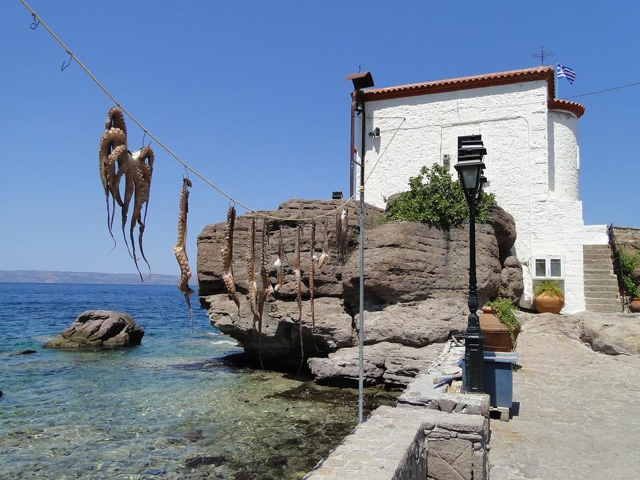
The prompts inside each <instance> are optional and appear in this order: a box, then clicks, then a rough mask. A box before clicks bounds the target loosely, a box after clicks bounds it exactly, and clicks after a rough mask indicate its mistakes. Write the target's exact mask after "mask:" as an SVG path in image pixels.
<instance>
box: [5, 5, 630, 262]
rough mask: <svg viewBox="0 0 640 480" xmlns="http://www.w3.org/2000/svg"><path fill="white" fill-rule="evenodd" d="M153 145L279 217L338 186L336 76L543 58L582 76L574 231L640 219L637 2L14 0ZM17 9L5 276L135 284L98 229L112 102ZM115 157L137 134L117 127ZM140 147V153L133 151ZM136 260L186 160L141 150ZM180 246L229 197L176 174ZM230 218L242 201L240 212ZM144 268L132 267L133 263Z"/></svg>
mask: <svg viewBox="0 0 640 480" xmlns="http://www.w3.org/2000/svg"><path fill="white" fill-rule="evenodd" d="M28 3H29V5H30V6H31V7H32V8H33V9H34V10H35V11H36V12H37V13H38V15H39V16H40V17H41V18H42V19H43V20H44V22H46V24H47V25H48V26H49V27H50V28H51V29H52V30H53V31H54V32H56V34H57V35H58V36H59V37H60V39H61V40H62V41H63V42H64V43H65V44H66V45H67V46H68V47H69V49H70V50H71V51H72V52H73V53H74V54H75V55H77V57H78V58H79V59H80V60H81V61H82V62H83V63H84V64H85V66H86V67H87V68H88V69H89V70H90V71H91V72H92V73H93V74H94V75H95V76H96V77H97V78H98V79H99V80H100V81H101V82H102V84H103V85H104V86H105V87H106V88H107V89H108V90H109V91H110V92H111V93H112V94H113V95H114V97H115V98H116V99H118V101H119V102H120V103H121V104H122V105H123V106H124V107H125V108H126V109H128V110H129V111H130V112H131V113H132V114H133V115H134V116H135V117H136V118H137V119H138V120H139V121H140V122H141V123H142V124H143V125H144V126H145V127H146V128H147V130H148V131H150V132H151V133H152V134H153V135H155V136H156V137H157V138H158V139H160V140H161V141H162V142H163V143H164V144H165V145H167V146H168V147H169V148H170V149H171V150H173V151H174V152H175V153H176V154H177V155H179V156H180V157H181V158H182V159H183V160H184V161H185V162H186V163H187V164H188V165H189V166H190V167H192V168H193V169H194V170H196V171H198V172H199V173H200V174H202V175H203V176H204V177H206V178H207V179H208V180H209V181H211V182H212V183H213V184H215V185H217V186H218V187H220V188H221V189H223V190H224V191H226V192H227V193H228V194H229V195H231V196H232V197H234V198H236V199H237V200H238V201H240V202H242V203H244V204H246V205H248V206H249V207H251V208H252V209H255V210H259V209H276V208H277V206H278V205H279V204H280V203H281V202H283V201H285V200H288V199H291V198H307V199H315V198H329V197H330V195H331V192H332V191H334V190H342V191H344V192H345V193H347V192H348V190H349V185H348V183H349V168H348V165H349V163H348V148H349V106H350V98H349V93H350V91H351V90H352V85H351V83H350V82H345V81H344V77H345V76H346V75H347V74H350V73H354V72H357V71H358V68H359V66H361V67H362V69H363V70H369V71H371V72H372V74H373V77H374V80H375V83H376V86H378V87H385V86H392V85H402V84H406V83H415V82H425V81H432V80H439V79H444V78H454V77H459V76H468V75H478V74H484V73H492V72H500V71H505V70H514V69H520V68H528V67H533V66H537V65H540V59H539V58H532V55H533V54H537V53H539V52H540V49H541V47H542V46H543V45H544V50H545V51H551V52H553V53H554V55H553V56H552V57H550V58H549V59H546V61H545V64H547V65H549V64H553V63H555V62H556V61H559V62H561V63H563V64H564V65H567V66H570V67H571V68H573V69H574V70H575V71H576V72H577V79H576V82H575V83H574V84H573V85H570V84H569V83H568V82H567V81H566V80H561V82H562V83H561V84H560V97H561V98H566V99H571V100H573V101H577V102H579V103H582V104H583V105H585V107H586V113H585V115H584V116H583V117H582V118H581V119H580V121H579V143H580V150H581V173H580V192H581V194H580V196H581V199H582V201H583V209H584V220H585V223H587V224H610V223H613V224H614V225H618V226H633V227H640V216H639V214H638V207H639V202H638V191H639V189H638V178H640V177H639V175H638V174H639V173H640V167H639V164H640V156H639V155H638V154H637V149H636V148H635V142H636V136H637V134H638V132H639V131H640V120H639V117H640V116H639V114H638V112H637V108H638V105H639V104H640V102H639V100H640V85H636V86H632V87H628V88H620V89H616V90H612V91H609V92H605V93H599V94H594V95H586V96H581V97H577V98H572V97H575V96H577V95H584V94H589V93H592V92H597V91H600V90H605V89H609V88H614V87H618V86H622V85H627V84H632V83H635V82H640V63H638V62H637V52H638V50H640V34H639V33H638V29H637V26H636V25H635V22H636V21H637V19H638V17H639V15H638V14H639V10H640V6H639V4H637V2H635V1H632V0H629V1H615V0H614V1H609V2H606V3H605V2H601V3H599V4H597V7H596V6H591V7H585V6H584V5H585V2H582V1H578V0H575V1H563V2H559V1H557V0H556V1H547V0H543V1H536V2H521V1H518V2H514V1H513V0H504V1H497V0H496V1H491V0H487V1H483V2H478V1H466V0H461V1H456V2H431V1H427V0H425V1H398V2H388V1H337V0H336V1H322V2H320V1H294V0H289V1H284V0H282V1H278V0H273V1H240V0H238V1H227V2H222V1H209V0H184V1H181V2H176V1H175V0H171V1H169V0H154V1H142V0H112V1H109V2H93V1H91V2H89V1H86V0H59V1H55V2H52V1H45V0H28ZM32 20H33V19H32V17H31V15H30V14H29V12H28V11H27V9H26V8H25V7H24V6H23V5H22V3H21V2H20V1H19V0H4V1H3V2H2V6H0V44H1V45H2V47H3V48H2V49H1V50H0V61H1V63H2V75H0V108H1V110H0V132H1V133H0V139H1V140H2V144H3V149H2V153H1V156H0V162H1V165H2V172H1V173H0V225H1V226H2V227H1V228H2V234H1V235H0V251H1V252H2V255H1V256H0V269H2V270H19V269H47V270H68V271H94V272H110V273H135V267H134V265H133V262H132V260H131V259H130V257H129V256H128V254H127V251H126V248H125V245H124V242H123V241H122V239H121V235H119V233H120V232H119V231H118V229H116V232H117V233H116V238H117V240H118V244H117V246H116V248H115V249H114V250H113V251H112V246H113V242H112V240H111V238H110V236H109V233H108V231H107V227H106V207H105V200H104V195H103V190H102V185H101V182H100V177H99V174H98V155H97V149H98V143H99V139H100V135H101V133H102V130H103V126H104V121H105V118H106V113H107V110H108V109H109V108H110V107H111V106H112V102H111V101H110V100H109V98H108V97H107V96H106V95H105V94H104V93H103V92H102V91H101V90H100V89H99V88H98V87H97V86H96V84H95V83H93V81H92V80H91V79H90V78H89V77H88V76H87V75H86V74H85V73H84V72H83V71H82V70H81V68H80V67H79V66H78V65H77V64H76V63H75V62H74V63H72V64H71V65H70V66H69V67H68V68H67V69H66V70H65V71H63V72H61V71H60V66H61V65H62V63H63V62H65V61H67V60H68V57H69V56H68V55H67V54H66V53H65V52H64V50H63V49H62V48H61V47H60V46H59V45H58V44H57V43H56V42H55V40H54V39H53V38H52V37H51V36H50V35H49V34H48V33H47V31H46V30H45V29H44V28H42V26H40V27H38V28H36V29H35V30H32V29H30V25H31V23H32ZM127 121H128V122H127V126H128V129H129V142H130V148H139V147H140V146H142V143H143V133H142V131H141V130H140V129H139V128H138V127H136V126H135V124H134V123H133V122H132V121H131V120H130V119H127ZM145 142H148V138H147V140H145ZM151 146H152V148H154V151H155V154H156V161H155V165H154V174H153V183H152V188H151V198H150V202H149V211H148V215H147V222H146V225H147V228H146V231H145V243H144V246H145V252H146V254H147V258H148V259H149V261H150V263H151V267H152V272H154V273H163V274H177V273H179V269H178V265H177V262H176V260H175V258H174V256H173V252H172V246H173V244H174V243H175V241H176V223H177V213H178V212H177V208H178V207H177V206H178V197H179V194H180V188H181V185H182V177H183V175H184V174H185V169H184V168H183V166H182V165H180V164H179V163H178V162H177V161H176V160H175V159H173V158H172V157H170V156H169V155H168V154H167V153H166V152H165V151H164V150H162V149H161V148H160V147H159V146H158V145H157V144H156V143H152V144H151ZM190 177H191V179H192V181H193V184H194V185H193V188H192V190H191V196H190V210H189V238H188V246H187V248H188V253H189V257H190V260H191V264H192V270H195V266H196V237H197V235H198V234H199V233H200V231H201V230H202V228H203V227H204V226H205V225H207V224H209V223H216V222H220V221H223V220H224V218H225V215H226V210H227V207H228V205H229V200H227V199H226V198H225V197H223V196H222V195H220V194H219V193H218V192H217V191H215V190H214V189H212V188H211V187H210V186H208V185H207V184H206V183H204V182H203V181H201V180H200V179H198V178H197V177H195V176H194V175H193V174H191V175H190ZM244 212H245V210H244V209H242V208H239V214H241V213H244ZM143 273H144V270H143Z"/></svg>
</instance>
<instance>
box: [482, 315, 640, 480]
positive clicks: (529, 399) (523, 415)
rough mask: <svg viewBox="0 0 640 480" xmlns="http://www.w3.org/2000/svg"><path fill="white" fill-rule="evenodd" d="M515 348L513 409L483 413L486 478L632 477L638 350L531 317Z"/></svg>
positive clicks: (639, 398) (638, 426) (639, 387)
mask: <svg viewBox="0 0 640 480" xmlns="http://www.w3.org/2000/svg"><path fill="white" fill-rule="evenodd" d="M517 351H518V353H519V355H520V356H519V358H518V365H521V366H522V368H521V369H519V370H518V371H516V372H515V373H514V375H513V384H514V385H513V399H514V402H519V412H516V413H517V415H516V416H514V417H513V418H512V419H511V421H509V422H501V421H499V420H493V419H492V420H491V428H492V436H491V442H490V445H491V452H490V455H489V462H490V464H491V466H492V467H491V473H490V478H491V480H506V479H510V480H521V479H540V480H542V479H544V480H554V479H559V480H560V479H562V480H570V479H580V480H591V479H593V480H595V479H598V480H600V479H605V480H638V479H640V357H638V356H610V355H605V354H602V353H596V352H594V351H592V350H591V348H590V347H588V346H586V345H584V344H583V343H582V342H580V341H577V340H572V339H569V338H567V337H566V336H564V335H563V334H562V333H561V332H559V331H554V330H553V329H551V330H549V329H548V328H542V327H540V326H537V325H535V324H532V323H527V324H525V326H524V327H523V333H522V334H521V335H520V338H519V339H518V350H517Z"/></svg>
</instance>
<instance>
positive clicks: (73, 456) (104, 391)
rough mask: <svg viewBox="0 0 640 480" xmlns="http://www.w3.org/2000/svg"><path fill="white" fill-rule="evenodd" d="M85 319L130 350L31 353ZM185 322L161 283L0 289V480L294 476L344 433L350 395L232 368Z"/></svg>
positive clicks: (227, 347) (197, 323)
mask: <svg viewBox="0 0 640 480" xmlns="http://www.w3.org/2000/svg"><path fill="white" fill-rule="evenodd" d="M192 304H194V305H197V304H198V301H197V296H195V295H194V297H193V298H192ZM94 309H105V310H115V311H122V312H126V313H129V314H130V315H131V316H132V317H133V318H134V319H135V321H136V322H137V323H138V324H139V325H140V326H142V327H143V328H144V330H145V335H144V338H143V339H142V345H141V346H138V347H134V348H130V349H125V350H117V351H116V350H114V351H101V352H76V351H61V350H50V349H44V348H42V345H43V344H44V343H46V342H47V341H48V340H50V339H51V338H53V337H54V336H56V335H58V334H59V333H60V332H61V331H62V330H63V329H64V328H66V327H67V326H69V324H71V323H72V322H73V320H74V319H75V318H76V317H77V316H78V315H79V314H80V313H81V312H83V311H85V310H94ZM193 314H194V315H193V323H194V330H193V332H192V333H191V332H190V329H189V324H190V319H189V315H188V311H187V308H186V306H185V303H184V298H183V297H182V295H181V294H180V292H179V291H178V290H177V288H176V287H174V286H148V285H61V284H15V283H0V390H1V391H2V393H3V396H2V397H1V398H0V418H1V421H0V459H1V460H0V478H1V479H9V478H47V479H57V478H60V479H65V478H89V479H112V478H126V479H138V478H140V479H142V478H144V479H151V478H167V479H169V478H171V479H174V478H185V479H186V478H222V479H274V480H275V479H278V480H280V479H293V478H301V477H302V476H303V475H304V473H305V472H307V471H308V470H310V469H311V468H312V467H313V466H314V465H315V464H316V463H317V462H318V461H319V460H320V459H321V458H322V457H323V456H324V455H326V454H327V453H328V451H329V450H330V449H331V448H332V447H334V446H335V445H337V444H338V443H339V442H340V440H341V439H342V438H343V436H344V435H346V434H347V433H348V432H349V431H350V430H351V429H352V428H353V427H355V425H356V423H357V416H358V413H357V410H358V407H357V393H356V396H354V394H353V391H345V390H337V389H324V390H323V389H319V388H312V387H311V386H310V385H309V384H307V383H305V382H304V381H303V380H304V379H294V378H291V377H287V376H285V375H283V374H278V373H272V372H265V371H255V370H249V369H244V368H240V367H235V366H231V365H230V364H228V362H225V361H223V360H222V359H223V357H225V356H226V355H229V354H232V353H237V352H240V351H241V349H240V348H239V347H237V346H236V344H235V341H234V340H233V339H231V338H229V337H225V336H223V335H222V334H220V332H218V331H217V330H215V329H214V328H212V327H211V326H210V325H209V322H208V319H207V317H206V314H205V311H204V310H199V309H194V311H193ZM24 350H35V353H32V354H19V353H17V352H21V351H24Z"/></svg>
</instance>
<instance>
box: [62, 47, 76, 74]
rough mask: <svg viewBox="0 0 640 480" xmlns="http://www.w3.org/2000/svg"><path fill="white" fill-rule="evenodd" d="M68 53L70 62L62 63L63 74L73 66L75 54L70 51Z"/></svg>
mask: <svg viewBox="0 0 640 480" xmlns="http://www.w3.org/2000/svg"><path fill="white" fill-rule="evenodd" d="M67 53H68V54H69V62H68V63H67V62H62V66H61V67H60V71H61V72H64V71H65V70H66V69H67V68H69V65H71V62H72V61H73V53H71V52H70V51H69V50H67Z"/></svg>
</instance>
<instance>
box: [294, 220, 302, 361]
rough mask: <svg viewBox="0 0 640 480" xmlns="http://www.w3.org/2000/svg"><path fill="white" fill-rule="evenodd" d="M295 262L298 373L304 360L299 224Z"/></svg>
mask: <svg viewBox="0 0 640 480" xmlns="http://www.w3.org/2000/svg"><path fill="white" fill-rule="evenodd" d="M296 231H297V235H296V263H295V266H294V273H295V276H296V302H297V303H298V324H299V327H300V368H299V369H298V373H299V372H300V370H301V369H302V362H303V361H304V341H303V338H302V272H301V271H300V226H298V227H296Z"/></svg>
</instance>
